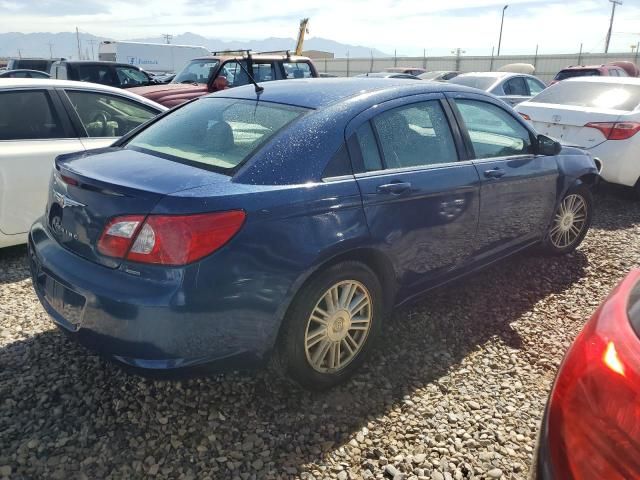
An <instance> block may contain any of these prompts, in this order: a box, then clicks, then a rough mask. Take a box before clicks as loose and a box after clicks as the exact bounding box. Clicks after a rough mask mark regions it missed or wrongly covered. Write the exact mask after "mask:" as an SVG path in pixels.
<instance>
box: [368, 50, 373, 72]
mask: <svg viewBox="0 0 640 480" xmlns="http://www.w3.org/2000/svg"><path fill="white" fill-rule="evenodd" d="M370 53H371V66H370V67H369V73H372V72H373V50H370Z"/></svg>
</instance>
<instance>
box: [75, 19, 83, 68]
mask: <svg viewBox="0 0 640 480" xmlns="http://www.w3.org/2000/svg"><path fill="white" fill-rule="evenodd" d="M76 42H77V43H78V60H82V51H81V50H80V32H78V27H76Z"/></svg>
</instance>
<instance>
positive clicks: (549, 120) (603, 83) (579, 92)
mask: <svg viewBox="0 0 640 480" xmlns="http://www.w3.org/2000/svg"><path fill="white" fill-rule="evenodd" d="M515 109H516V111H517V112H519V113H520V114H521V115H522V116H523V117H524V118H525V120H527V121H529V122H530V123H531V124H532V125H533V127H534V128H535V129H536V131H538V132H539V133H542V134H544V135H547V136H549V137H552V138H555V139H556V140H558V141H559V142H560V143H562V144H563V145H570V146H576V147H580V148H582V149H584V150H586V151H588V152H590V153H591V154H592V155H593V157H594V159H595V161H596V164H597V165H598V169H600V175H601V177H602V178H603V179H604V180H606V181H607V182H611V183H617V184H620V185H626V186H628V187H635V188H636V190H637V191H638V193H640V182H639V180H640V135H639V134H638V132H639V131H640V78H631V77H619V78H616V77H577V78H569V79H567V80H564V81H562V82H559V83H556V84H555V85H553V86H551V87H549V88H547V89H546V90H545V91H543V92H542V93H540V94H539V95H538V96H536V97H534V98H532V99H531V100H530V101H528V102H523V103H521V104H520V105H518V106H517V107H515Z"/></svg>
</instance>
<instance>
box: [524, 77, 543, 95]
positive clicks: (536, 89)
mask: <svg viewBox="0 0 640 480" xmlns="http://www.w3.org/2000/svg"><path fill="white" fill-rule="evenodd" d="M525 80H526V81H527V85H529V94H530V95H532V96H533V95H538V94H539V93H540V92H541V91H543V90H544V89H545V88H547V87H546V86H545V85H544V84H543V83H542V82H539V81H537V80H534V79H533V78H525Z"/></svg>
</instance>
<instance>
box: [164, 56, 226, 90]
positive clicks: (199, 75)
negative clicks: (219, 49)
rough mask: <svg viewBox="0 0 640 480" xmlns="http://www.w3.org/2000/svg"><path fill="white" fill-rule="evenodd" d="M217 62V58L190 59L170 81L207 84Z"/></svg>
mask: <svg viewBox="0 0 640 480" xmlns="http://www.w3.org/2000/svg"><path fill="white" fill-rule="evenodd" d="M219 63H220V62H219V61H218V60H192V61H190V62H189V63H187V66H186V67H184V68H183V69H182V70H181V71H180V73H178V74H177V75H176V76H175V78H174V79H173V80H172V81H171V83H202V84H207V83H208V82H209V78H211V75H212V74H213V72H214V71H215V69H216V67H217V66H218V64H219Z"/></svg>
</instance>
